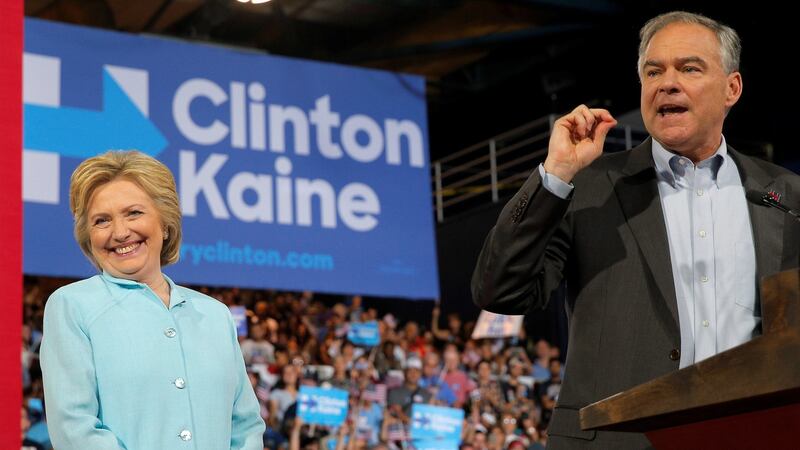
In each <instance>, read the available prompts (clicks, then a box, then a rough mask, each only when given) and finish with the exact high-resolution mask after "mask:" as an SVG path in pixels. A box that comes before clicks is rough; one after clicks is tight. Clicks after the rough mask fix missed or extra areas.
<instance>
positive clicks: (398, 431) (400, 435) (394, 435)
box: [388, 422, 411, 441]
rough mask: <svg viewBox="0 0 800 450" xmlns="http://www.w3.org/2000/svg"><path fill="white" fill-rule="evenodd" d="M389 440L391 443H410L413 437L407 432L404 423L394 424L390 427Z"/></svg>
mask: <svg viewBox="0 0 800 450" xmlns="http://www.w3.org/2000/svg"><path fill="white" fill-rule="evenodd" d="M388 435H389V436H388V438H389V440H390V441H408V440H411V436H410V435H409V434H408V431H406V427H405V426H404V425H403V424H402V423H399V422H398V423H393V424H391V425H389V432H388Z"/></svg>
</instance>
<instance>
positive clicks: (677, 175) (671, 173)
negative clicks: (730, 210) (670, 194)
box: [652, 136, 733, 188]
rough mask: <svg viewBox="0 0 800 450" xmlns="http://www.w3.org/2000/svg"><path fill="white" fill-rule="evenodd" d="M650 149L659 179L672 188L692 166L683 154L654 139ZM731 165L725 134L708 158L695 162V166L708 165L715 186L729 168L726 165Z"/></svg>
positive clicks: (676, 185)
mask: <svg viewBox="0 0 800 450" xmlns="http://www.w3.org/2000/svg"><path fill="white" fill-rule="evenodd" d="M652 151H653V161H654V162H655V165H656V173H657V174H658V179H659V181H664V182H666V183H668V184H669V185H670V186H672V187H673V188H677V187H678V185H679V182H680V180H683V178H684V177H685V175H686V170H687V169H688V168H691V167H693V166H694V164H693V163H692V161H691V160H690V159H689V158H687V157H685V156H681V155H679V154H676V153H674V152H671V151H669V150H667V149H666V148H664V146H663V145H661V143H660V142H658V141H657V140H655V139H653V145H652ZM732 165H733V162H732V161H731V159H730V156H729V155H728V145H727V143H726V142H725V136H722V139H721V142H720V144H719V147H717V151H716V152H714V154H713V155H711V157H709V158H708V159H705V160H703V161H701V162H700V163H699V164H697V166H696V167H698V168H704V167H710V169H711V178H712V179H713V180H714V183H715V184H716V185H717V187H719V186H720V181H721V178H723V175H724V174H726V173H728V172H729V170H726V169H729V168H730V167H728V166H732ZM725 181H727V180H725Z"/></svg>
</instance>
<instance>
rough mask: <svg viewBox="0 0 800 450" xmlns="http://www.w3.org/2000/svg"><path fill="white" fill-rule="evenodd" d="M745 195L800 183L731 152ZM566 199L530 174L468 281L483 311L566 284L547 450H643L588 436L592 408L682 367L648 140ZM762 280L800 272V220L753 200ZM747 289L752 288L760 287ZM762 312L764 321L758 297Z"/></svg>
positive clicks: (788, 193)
mask: <svg viewBox="0 0 800 450" xmlns="http://www.w3.org/2000/svg"><path fill="white" fill-rule="evenodd" d="M729 153H730V155H731V156H732V157H733V158H734V159H735V161H736V164H737V166H738V169H739V173H740V174H741V178H742V184H743V185H744V188H745V191H748V190H755V191H759V192H766V191H772V190H774V191H777V192H780V193H782V194H783V198H782V202H784V203H785V204H787V205H788V206H790V207H793V208H796V207H798V205H800V177H798V176H797V175H796V174H794V173H792V172H790V171H787V170H786V169H783V168H780V167H778V166H775V165H773V164H770V163H767V162H764V161H760V160H756V159H754V158H751V157H748V156H745V155H742V154H740V153H738V152H736V151H734V150H733V149H731V148H730V147H729ZM573 185H574V186H575V189H574V191H573V193H572V196H571V198H570V199H567V200H562V199H560V198H558V197H557V196H555V195H553V194H552V193H550V192H549V191H547V190H546V189H545V188H544V187H543V186H542V184H541V178H540V177H539V172H538V170H534V171H533V173H532V174H531V176H530V177H529V178H528V180H527V181H526V182H525V183H524V184H523V186H522V188H521V189H520V190H519V192H518V193H517V194H516V195H515V196H514V197H513V198H512V199H511V201H510V202H509V203H508V204H507V205H506V206H505V208H504V209H503V211H502V212H501V213H500V217H499V218H498V221H497V224H496V225H495V227H494V228H493V229H492V231H491V232H490V233H489V236H488V237H487V238H486V242H485V243H484V247H483V250H482V251H481V254H480V257H479V259H478V264H477V267H476V268H475V272H474V274H473V277H472V293H473V297H474V300H475V302H476V303H477V304H478V306H480V307H481V308H483V309H486V310H489V311H493V312H497V313H504V314H525V313H526V312H528V311H530V310H531V309H532V308H539V307H542V306H544V305H545V304H546V303H547V301H548V299H549V298H550V294H551V292H552V291H553V290H554V289H555V288H557V287H558V285H559V283H560V282H561V281H562V279H566V286H567V313H568V315H569V329H570V330H569V346H568V352H567V361H566V373H565V376H564V380H563V385H562V388H561V393H560V395H559V398H558V403H557V406H556V408H555V410H554V412H553V418H552V420H551V423H550V426H549V434H550V442H549V448H550V449H554V450H558V449H584V448H587V449H588V448H591V449H601V448H607V449H614V450H621V449H645V448H651V447H650V445H649V443H648V441H647V439H646V438H645V437H644V435H641V434H635V433H612V432H595V431H582V430H581V428H580V424H579V420H578V410H579V409H580V408H582V407H584V406H586V405H587V404H590V403H592V402H595V401H597V400H601V399H603V398H605V397H607V396H609V395H612V394H615V393H617V392H621V391H624V390H626V389H628V388H631V387H633V386H635V385H638V384H640V383H643V382H645V381H648V380H650V379H653V378H656V377H658V376H660V375H663V374H665V373H667V372H670V371H673V370H677V369H678V364H679V359H680V353H679V351H680V347H681V345H680V344H681V343H680V329H679V325H678V306H677V300H676V296H675V286H674V282H673V277H672V267H671V263H670V254H669V243H668V241H667V231H666V225H665V224H664V216H663V212H662V208H661V201H660V198H659V193H658V185H657V178H656V171H655V165H654V162H653V158H652V152H651V140H650V139H648V140H647V141H645V142H644V143H643V144H641V145H640V146H638V147H636V148H634V149H632V150H629V151H626V152H621V153H614V154H608V155H604V156H602V157H601V158H599V159H598V160H596V161H595V162H594V163H592V164H591V165H590V166H589V167H587V168H586V169H584V170H583V171H581V172H580V173H579V174H578V175H577V176H576V177H575V179H574V180H573ZM748 210H749V213H750V220H751V223H752V228H753V233H754V238H755V240H754V242H755V246H756V267H757V268H756V270H757V276H758V279H760V278H761V277H762V276H765V275H769V274H773V273H776V272H779V271H781V270H785V269H789V268H795V267H798V266H800V256H799V253H800V252H799V251H798V244H800V224H798V223H797V222H795V221H793V219H792V218H791V217H790V216H789V215H787V214H785V213H783V212H781V211H779V210H777V209H775V208H767V207H764V206H760V205H757V204H754V203H751V202H749V203H748ZM750 282H752V283H756V280H751V281H750ZM753 310H754V314H757V315H760V312H759V311H760V308H759V305H758V301H756V304H755V305H753Z"/></svg>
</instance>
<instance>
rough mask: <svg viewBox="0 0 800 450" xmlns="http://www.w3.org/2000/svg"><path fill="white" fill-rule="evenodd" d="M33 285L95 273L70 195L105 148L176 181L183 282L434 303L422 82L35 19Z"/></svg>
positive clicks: (29, 171) (28, 72)
mask: <svg viewBox="0 0 800 450" xmlns="http://www.w3.org/2000/svg"><path fill="white" fill-rule="evenodd" d="M23 62H24V64H23V66H24V71H23V72H24V89H23V99H24V102H25V105H24V114H25V118H24V119H25V126H24V153H23V155H24V157H23V160H24V164H23V166H24V168H23V172H24V175H23V185H24V186H23V198H24V201H25V237H24V248H25V254H24V270H25V272H26V273H28V274H40V275H51V276H67V277H86V276H90V275H92V274H93V273H95V271H94V269H93V268H92V267H91V265H90V264H89V263H88V261H87V260H86V258H84V256H83V255H82V254H81V252H80V250H79V248H78V246H77V244H76V243H75V242H74V238H73V237H72V236H73V234H72V218H71V216H70V212H69V199H68V196H69V192H68V190H69V179H70V175H71V173H72V171H73V170H74V169H75V167H76V166H77V165H78V163H79V162H80V161H81V160H83V159H85V158H87V157H89V156H93V155H96V154H99V153H103V152H104V151H106V150H108V149H134V148H135V149H139V150H141V151H143V152H145V153H147V154H149V155H152V156H155V157H157V158H158V159H160V160H161V161H162V162H164V163H165V164H166V165H167V166H168V167H169V168H170V169H171V170H172V171H173V173H174V174H175V178H176V183H177V187H178V192H179V196H180V201H181V208H182V213H183V245H182V247H181V261H180V262H179V263H178V264H176V265H174V266H170V267H169V268H167V269H166V272H167V273H168V274H169V275H170V276H171V277H172V278H173V279H174V280H175V281H177V282H179V283H184V284H202V285H221V286H241V287H250V288H271V289H286V290H313V291H318V292H329V293H341V294H366V295H375V296H394V297H407V298H415V299H423V298H435V297H437V296H438V281H437V278H438V277H437V269H436V255H435V247H436V246H435V243H434V228H433V217H432V212H431V192H430V170H429V161H428V160H429V158H428V130H427V118H426V105H425V92H424V90H425V82H424V79H423V78H422V77H418V76H411V75H404V74H397V73H391V72H385V71H379V70H369V69H361V68H353V67H345V66H341V65H335V64H327V63H318V62H311V61H303V60H298V59H291V58H282V57H276V56H267V55H264V54H260V53H256V52H252V51H245V50H234V49H230V48H219V47H212V46H208V45H198V44H191V43H186V42H180V41H175V40H167V39H161V38H156V37H149V36H134V35H130V34H123V33H116V32H109V31H100V30H95V29H90V28H83V27H76V26H72V25H65V24H59V23H53V22H47V21H42V20H36V19H26V21H25V54H24V58H23Z"/></svg>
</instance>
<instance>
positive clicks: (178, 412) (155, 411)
mask: <svg viewBox="0 0 800 450" xmlns="http://www.w3.org/2000/svg"><path fill="white" fill-rule="evenodd" d="M167 281H168V282H169V284H170V287H171V298H170V305H169V308H166V307H165V306H164V303H163V302H162V301H161V299H159V298H158V296H157V295H156V294H155V293H154V292H153V291H152V290H151V289H150V288H149V287H148V286H146V285H144V284H142V283H137V282H135V281H130V280H123V279H119V278H114V277H112V276H110V275H108V274H107V273H103V274H102V275H96V276H94V277H92V278H89V279H86V280H82V281H78V282H76V283H72V284H70V285H67V286H64V287H62V288H60V289H58V290H57V291H56V292H54V293H53V295H52V296H51V297H50V299H49V300H48V301H47V304H46V307H45V314H44V338H43V340H42V346H41V352H40V357H41V365H42V372H43V375H44V394H45V407H46V412H47V421H48V424H49V430H50V437H51V440H52V443H53V447H54V448H56V449H58V450H119V449H126V450H171V449H175V450H183V449H191V450H221V449H229V448H230V449H248V450H262V449H263V448H264V447H263V433H264V428H265V427H264V421H263V420H262V419H261V415H260V413H259V405H258V401H257V400H256V397H255V394H254V392H253V389H252V387H251V385H250V382H249V380H248V377H247V373H246V372H245V367H244V360H243V359H242V353H241V350H240V348H239V343H238V342H237V339H236V329H235V327H234V324H233V319H232V318H231V315H230V312H229V310H228V308H227V307H226V306H225V305H223V304H222V303H220V302H219V301H217V300H215V299H213V298H210V297H208V296H206V295H203V294H200V293H199V292H195V291H193V290H191V289H187V288H184V287H180V286H176V285H175V284H174V283H173V282H172V280H170V279H169V278H167Z"/></svg>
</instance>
